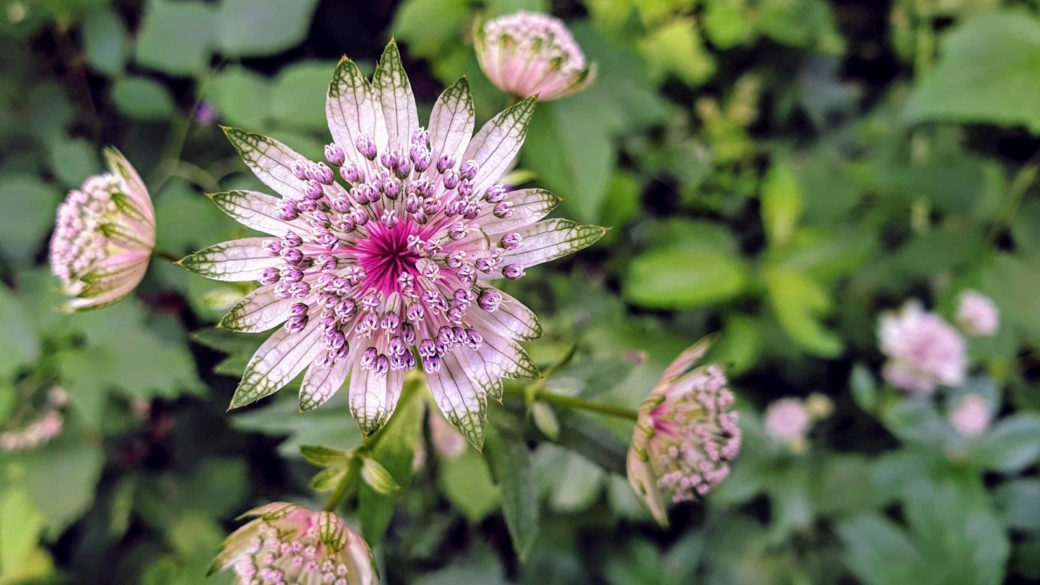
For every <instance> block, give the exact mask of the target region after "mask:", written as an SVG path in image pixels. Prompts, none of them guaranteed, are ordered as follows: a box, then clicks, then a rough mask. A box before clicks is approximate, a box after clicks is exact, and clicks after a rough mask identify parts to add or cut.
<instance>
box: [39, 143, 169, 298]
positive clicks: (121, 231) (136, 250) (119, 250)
mask: <svg viewBox="0 0 1040 585" xmlns="http://www.w3.org/2000/svg"><path fill="white" fill-rule="evenodd" d="M105 158H106V159H108V166H109V170H110V172H108V173H105V174H103V175H97V176H94V177H90V178H89V179H87V180H86V182H85V183H83V187H82V190H74V191H70V192H69V194H68V197H67V198H66V199H65V202H64V203H62V204H61V205H60V206H59V207H58V216H57V222H56V225H55V229H54V235H53V236H52V237H51V245H50V263H51V271H52V272H54V274H55V275H57V276H58V277H59V278H60V279H61V281H62V285H63V288H64V291H65V294H68V295H70V296H73V297H75V298H73V299H72V300H70V301H69V303H68V304H67V307H68V308H69V309H71V310H82V309H94V308H100V307H104V306H107V305H111V304H112V303H115V302H117V301H119V300H121V299H123V298H124V297H125V296H127V295H128V294H130V293H131V292H133V290H134V289H135V288H137V285H138V284H139V283H140V282H141V279H142V278H144V274H145V272H147V270H148V261H149V259H150V258H151V255H152V249H153V248H154V247H155V212H154V211H153V210H152V200H151V198H150V197H149V195H148V190H147V189H146V188H145V186H144V183H143V182H142V181H141V177H139V176H138V175H137V171H135V170H134V168H133V167H132V166H130V163H129V162H127V160H126V158H124V157H123V155H122V154H120V153H119V151H117V150H115V149H114V148H108V149H105Z"/></svg>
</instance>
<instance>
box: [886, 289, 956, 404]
mask: <svg viewBox="0 0 1040 585" xmlns="http://www.w3.org/2000/svg"><path fill="white" fill-rule="evenodd" d="M878 338H879V339H880V342H881V351H882V353H884V354H885V355H886V356H887V357H888V362H887V363H886V364H885V369H884V376H885V379H886V380H888V381H889V382H890V383H892V384H893V385H895V386H896V387H898V388H901V389H903V390H905V391H907V392H911V393H917V394H925V393H930V392H932V391H934V390H935V387H936V386H938V385H944V386H957V385H959V384H961V383H962V382H964V376H965V372H966V370H967V367H968V362H967V357H966V355H965V347H964V338H962V337H961V334H960V333H958V332H957V330H956V329H954V328H953V326H951V325H950V324H949V323H947V322H946V321H944V320H943V318H942V317H940V316H939V315H936V314H935V313H929V312H927V311H925V310H924V309H923V308H922V307H921V304H920V303H919V302H917V301H911V302H908V303H906V304H905V305H904V306H903V308H902V309H900V310H899V311H898V312H893V313H887V314H884V315H882V316H881V320H880V323H879V326H878Z"/></svg>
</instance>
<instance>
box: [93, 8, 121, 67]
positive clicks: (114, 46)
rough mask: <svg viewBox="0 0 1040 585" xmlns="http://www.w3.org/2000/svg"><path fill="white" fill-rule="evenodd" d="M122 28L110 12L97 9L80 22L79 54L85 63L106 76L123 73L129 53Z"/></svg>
mask: <svg viewBox="0 0 1040 585" xmlns="http://www.w3.org/2000/svg"><path fill="white" fill-rule="evenodd" d="M129 48H130V40H129V38H128V35H127V33H126V25H124V24H123V21H122V20H121V19H120V18H119V15H118V14H116V13H115V12H113V11H112V10H110V9H98V10H94V11H92V12H90V13H89V14H87V16H86V18H84V19H83V52H84V57H85V58H86V60H87V63H88V64H89V65H90V66H91V67H93V68H94V69H96V70H98V71H100V72H102V73H105V74H107V75H110V76H113V77H114V76H117V75H119V74H120V73H122V72H123V67H125V66H126V59H127V57H128V56H129V54H130V51H129Z"/></svg>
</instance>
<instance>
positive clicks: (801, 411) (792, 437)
mask: <svg viewBox="0 0 1040 585" xmlns="http://www.w3.org/2000/svg"><path fill="white" fill-rule="evenodd" d="M764 426H765V431H766V434H767V435H769V437H770V438H771V439H773V440H774V441H776V442H777V443H783V444H789V445H796V444H798V443H800V442H802V441H803V440H804V439H805V435H806V434H808V433H809V428H810V427H812V417H811V416H810V415H809V410H808V409H807V408H806V406H805V403H804V402H802V401H801V400H800V399H798V398H781V399H780V400H777V401H775V402H773V403H772V404H770V405H769V408H767V409H766V415H765V421H764Z"/></svg>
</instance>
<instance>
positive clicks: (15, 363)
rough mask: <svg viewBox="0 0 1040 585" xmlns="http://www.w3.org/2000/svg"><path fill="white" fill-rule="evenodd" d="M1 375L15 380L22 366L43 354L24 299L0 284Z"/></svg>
mask: <svg viewBox="0 0 1040 585" xmlns="http://www.w3.org/2000/svg"><path fill="white" fill-rule="evenodd" d="M0 323H3V324H4V334H3V335H2V336H0V378H4V379H12V378H13V377H14V375H15V374H16V373H17V372H18V370H19V369H21V368H22V367H25V366H29V365H31V364H33V363H34V362H35V361H36V360H37V359H38V358H39V357H40V339H39V336H38V335H37V333H36V328H35V327H34V326H33V323H32V322H31V321H29V319H28V318H27V315H26V312H25V307H24V306H23V305H22V302H21V300H19V299H18V297H16V296H15V294H14V292H13V291H12V290H11V289H9V288H7V286H6V285H3V284H0Z"/></svg>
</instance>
